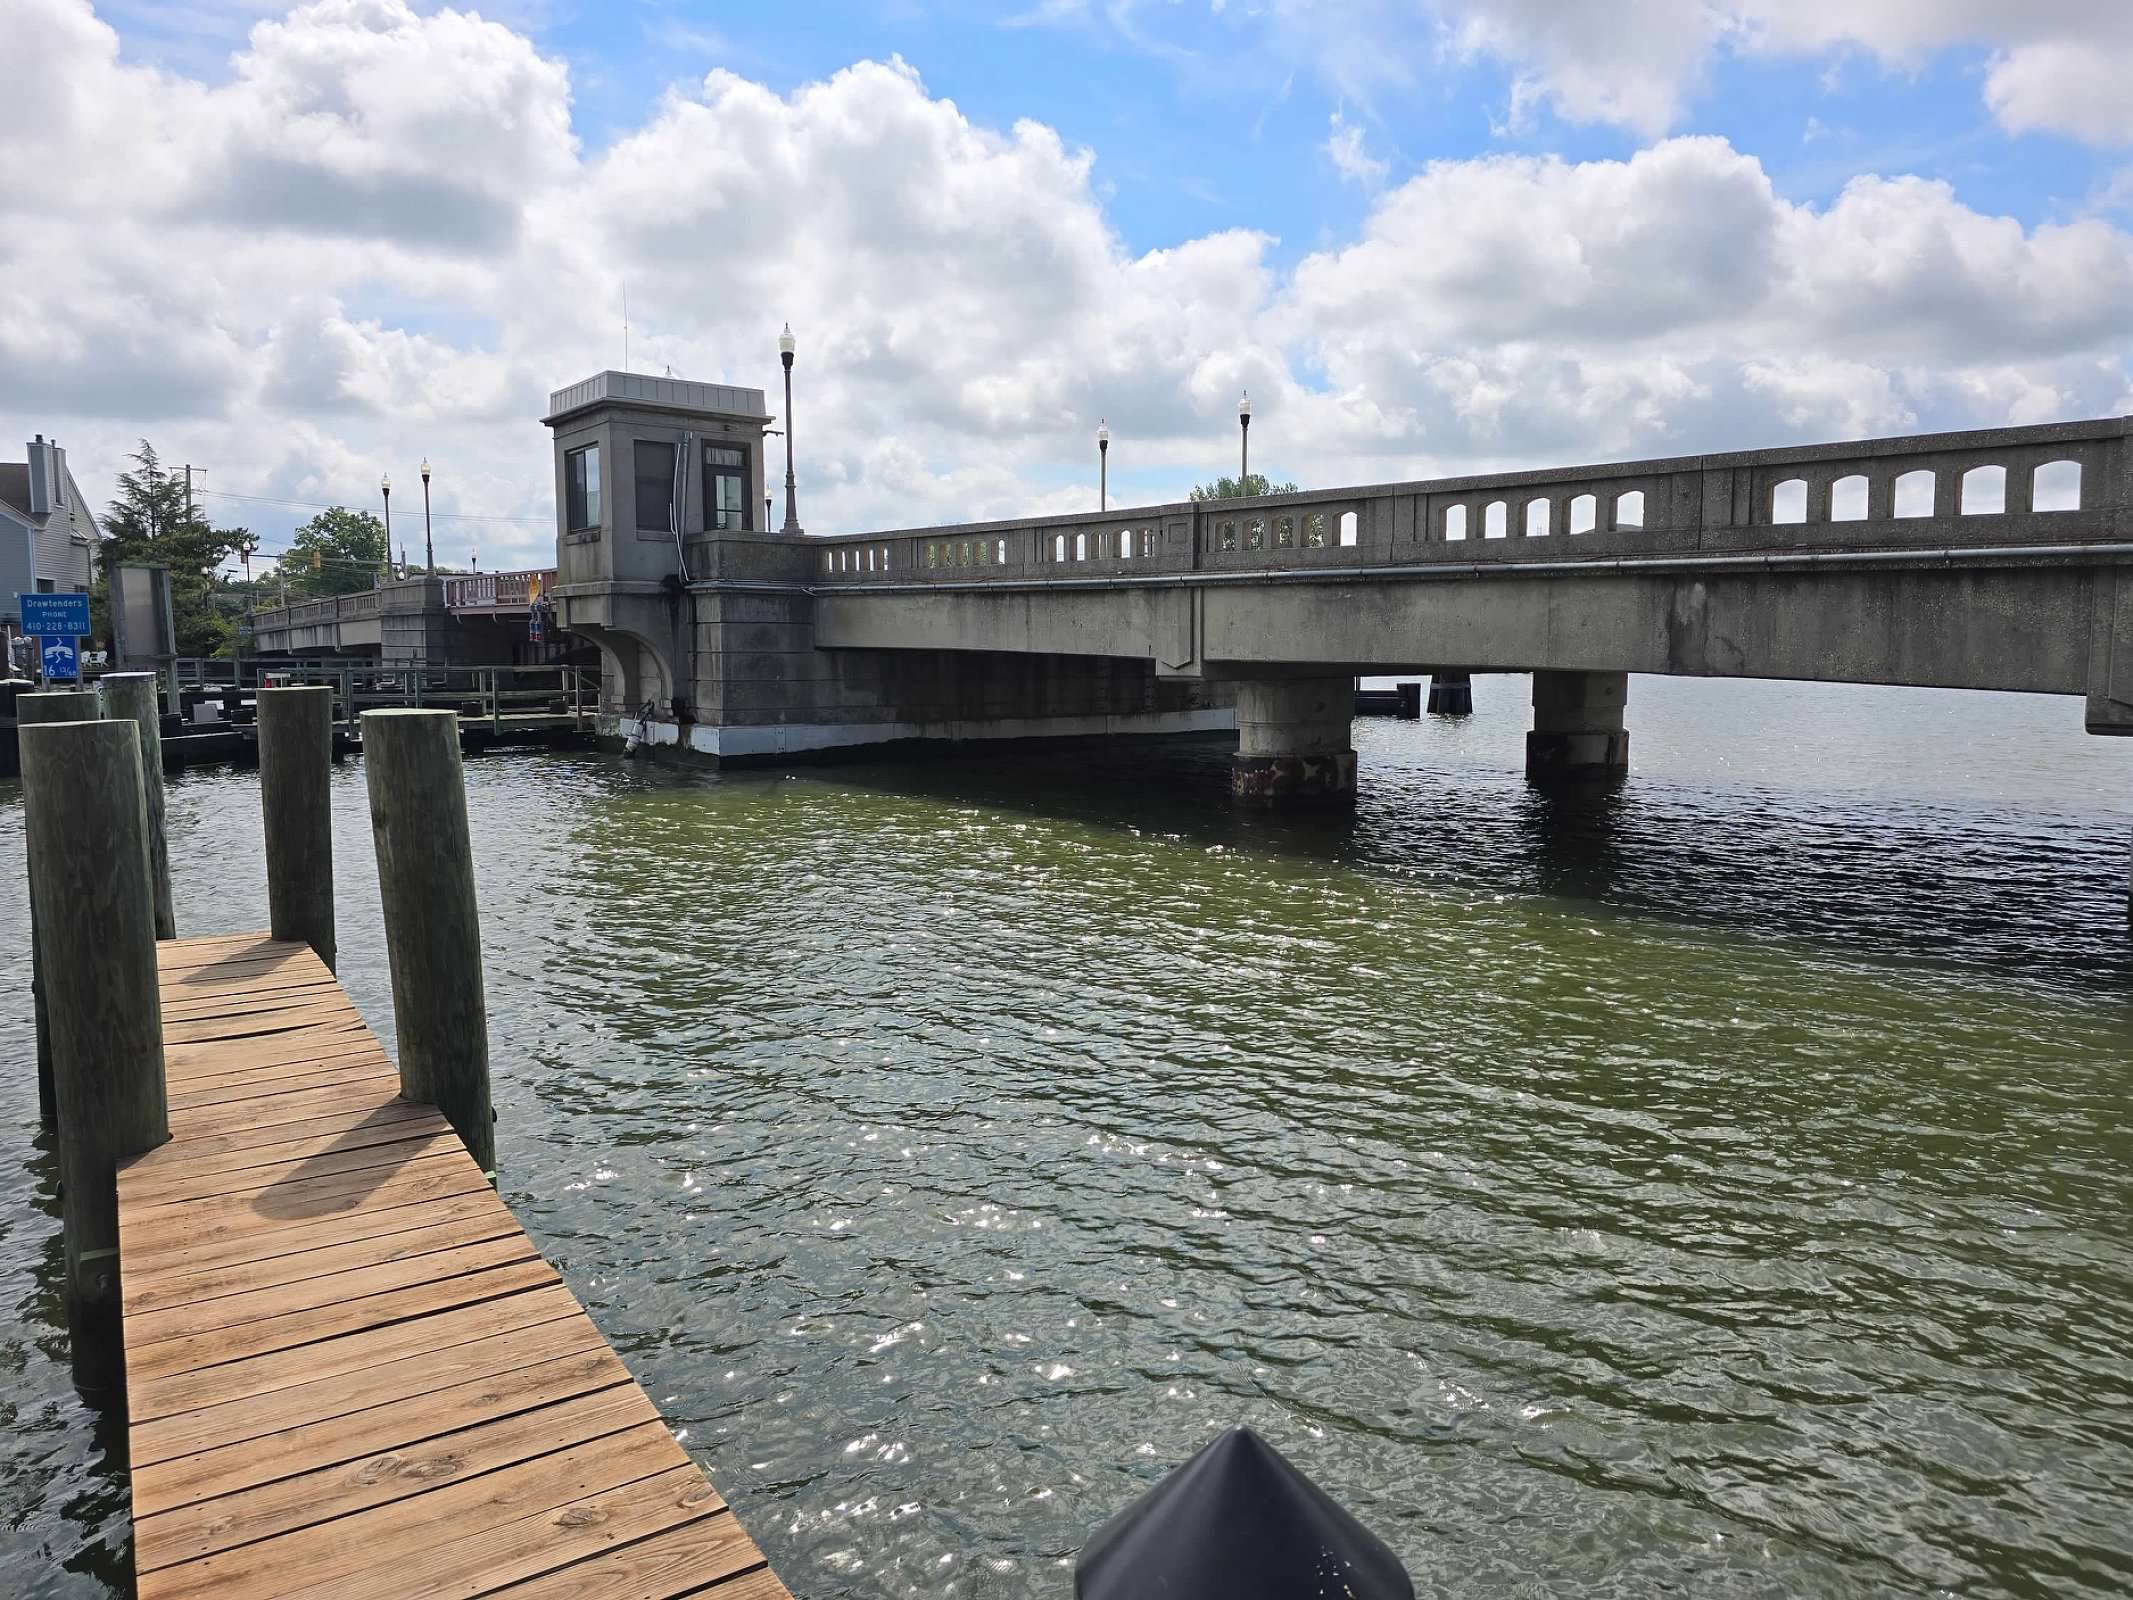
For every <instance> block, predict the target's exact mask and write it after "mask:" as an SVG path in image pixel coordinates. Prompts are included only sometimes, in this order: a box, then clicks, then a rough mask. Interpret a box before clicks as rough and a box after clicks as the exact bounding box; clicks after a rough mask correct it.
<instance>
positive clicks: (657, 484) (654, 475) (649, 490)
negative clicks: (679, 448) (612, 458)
mask: <svg viewBox="0 0 2133 1600" xmlns="http://www.w3.org/2000/svg"><path fill="white" fill-rule="evenodd" d="M635 464H636V469H637V526H638V527H639V528H644V529H653V528H656V529H658V530H659V531H660V532H661V533H666V532H669V531H671V527H672V520H673V506H674V447H673V446H672V445H671V444H663V443H661V442H660V441H658V440H656V439H639V440H638V441H637V442H636V463H635Z"/></svg>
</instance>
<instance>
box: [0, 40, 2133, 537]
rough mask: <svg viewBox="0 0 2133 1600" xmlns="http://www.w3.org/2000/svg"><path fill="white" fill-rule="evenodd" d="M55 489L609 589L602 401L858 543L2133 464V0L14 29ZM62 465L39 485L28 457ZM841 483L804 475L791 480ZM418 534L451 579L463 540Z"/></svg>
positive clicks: (11, 109)
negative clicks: (1988, 451)
mask: <svg viewBox="0 0 2133 1600" xmlns="http://www.w3.org/2000/svg"><path fill="white" fill-rule="evenodd" d="M0 35H4V36H5V37H6V38H7V39H8V41H9V45H8V49H7V55H8V57H9V58H10V63H9V66H8V69H7V72H6V75H5V76H6V79H7V89H8V92H7V93H6V94H5V95H0V416H4V421H0V441H8V442H9V443H7V444H0V456H4V455H6V454H15V455H18V456H19V454H20V444H19V443H15V442H14V441H26V440H28V439H29V438H30V437H31V436H32V435H33V434H36V433H42V434H44V435H47V436H49V437H56V438H57V439H59V440H60V441H61V443H63V444H64V445H66V446H67V449H68V455H69V463H70V465H71V466H72V468H73V470H74V472H75V475H76V477H77V478H78V479H79V480H80V481H81V482H82V484H83V487H84V489H85V490H86V491H87V492H88V494H89V495H90V496H91V498H92V499H93V500H94V501H96V502H97V503H99V504H101V503H102V502H103V501H104V500H105V499H107V498H108V496H109V494H110V490H111V484H112V480H113V479H114V478H115V476H116V474H117V473H118V472H119V471H121V470H123V469H124V467H125V466H126V464H127V462H126V457H127V455H128V453H129V452H130V451H132V450H133V449H134V448H135V447H136V444H137V442H138V441H139V440H142V439H147V440H150V441H151V442H153V443H154V445H155V446H156V448H157V449H158V450H159V451H160V452H161V453H162V454H163V456H164V457H165V459H166V460H167V461H170V462H173V463H178V462H188V461H189V462H192V463H194V464H195V466H196V468H197V469H198V470H197V471H196V475H195V483H196V485H197V486H198V487H199V489H200V493H201V501H202V504H203V505H204V506H205V507H206V508H207V509H208V511H209V513H210V514H211V515H212V516H213V517H214V518H215V519H216V520H217V521H220V522H223V523H225V524H233V525H234V524H243V525H246V526H249V527H250V528H251V529H252V530H253V531H254V533H255V534H256V535H257V536H258V537H259V539H260V542H261V545H262V548H263V549H264V550H265V551H266V552H268V553H271V552H272V551H274V550H275V549H277V548H279V547H280V546H281V545H282V544H283V543H284V542H285V541H286V538H287V535H288V532H289V529H290V528H291V527H293V526H294V525H295V524H296V523H298V522H300V521H302V520H303V519H304V518H305V517H306V516H308V515H309V514H310V513H309V510H308V509H307V508H308V507H310V506H313V505H327V504H343V503H345V504H352V505H364V506H370V507H372V508H373V509H375V508H376V505H377V501H378V490H377V485H378V481H379V478H380V476H381V475H382V474H385V473H390V474H391V475H392V477H393V479H394V482H395V487H396V493H395V496H394V500H395V506H394V512H395V515H394V535H395V542H396V543H399V544H403V545H407V544H412V546H413V548H415V549H416V550H417V552H418V553H419V540H420V522H419V506H420V490H419V483H418V480H417V477H416V467H417V463H418V462H419V461H420V460H421V459H423V458H424V457H425V456H427V457H428V458H429V459H430V460H431V461H432V463H433V467H434V478H433V491H434V499H435V505H436V508H437V510H438V512H439V516H438V520H437V524H436V538H437V546H438V557H439V560H440V561H449V562H454V563H464V562H466V561H468V560H470V559H478V560H479V562H480V564H481V565H482V566H483V567H484V568H502V567H518V566H534V565H542V564H546V563H548V562H549V561H551V560H552V558H553V541H554V534H553V523H552V520H551V519H552V513H553V503H552V494H553V489H552V483H553V469H552V466H551V459H550V454H549V441H548V435H547V432H546V430H545V429H544V428H542V426H541V425H540V420H539V419H540V417H541V415H542V414H543V412H544V410H545V402H546V399H547V395H548V392H549V391H550V390H551V389H554V388H558V387H561V386H562V385H564V384H567V383H570V382H573V381H575V380H577V379H579V378H582V377H585V376H587V375H588V374H590V373H592V372H595V371H598V370H600V369H601V368H604V367H613V366H620V365H622V363H623V360H624V347H623V326H624V305H625V301H626V303H627V308H628V324H629V343H628V359H629V363H630V365H631V366H632V367H633V368H634V369H635V370H638V371H642V372H654V373H657V372H662V371H668V370H671V371H672V372H674V373H675V374H677V375H679V376H682V377H686V378H691V379H697V380H702V381H710V382H722V383H739V384H748V385H753V386H757V387H761V388H764V389H765V390H767V391H769V392H770V395H771V409H772V410H773V411H777V412H782V411H783V409H784V408H783V403H782V397H781V396H780V395H779V394H778V392H777V384H778V376H779V375H778V367H777V335H778V330H779V327H780V326H781V324H783V323H786V322H788V321H789V322H790V323H791V324H792V327H793V331H794V334H795V336H796V338H797V340H798V343H799V356H798V363H797V365H796V368H795V392H794V407H793V409H794V419H793V420H794V431H793V435H792V437H793V441H794V446H795V451H796V455H797V470H798V477H799V501H800V510H801V519H802V521H803V522H804V523H805V524H806V526H807V527H808V529H809V530H810V531H811V532H816V533H841V532H854V531H863V530H869V529H885V528H895V527H908V526H917V525H925V524H930V523H935V522H944V521H961V520H977V519H984V518H992V517H1005V516H1016V515H1030V514H1041V513H1043V512H1047V511H1052V510H1069V509H1072V510H1079V509H1084V508H1087V507H1089V506H1092V505H1093V504H1094V499H1095V478H1096V450H1095V433H1096V428H1097V425H1098V423H1099V421H1102V422H1104V423H1105V424H1107V425H1108V427H1109V430H1110V434H1111V439H1112V444H1111V449H1110V469H1111V493H1112V500H1113V503H1114V504H1119V503H1126V502H1149V501H1163V500H1173V499H1178V498H1181V497H1182V496H1183V495H1184V494H1185V492H1186V491H1187V490H1188V489H1189V488H1190V487H1191V485H1192V484H1194V483H1195V482H1203V481H1206V480H1208V479H1211V478H1212V477H1214V476H1215V475H1217V474H1219V473H1222V472H1227V471H1233V470H1234V467H1235V462H1236V458H1237V422H1236V409H1237V400H1238V397H1239V395H1240V393H1241V392H1243V391H1244V390H1246V389H1249V391H1250V393H1251V398H1252V407H1253V423H1252V458H1253V465H1254V467H1255V468H1257V469H1259V470H1262V471H1266V472H1269V473H1271V474H1273V475H1274V476H1275V477H1276V478H1277V479H1294V480H1296V481H1298V482H1300V483H1303V484H1305V485H1307V486H1328V485H1334V484H1341V483H1353V482H1383V481H1388V480H1398V479H1408V478H1417V477H1428V476H1433V475H1438V474H1444V473H1455V472H1468V471H1481V470H1494V469H1508V468H1515V467H1524V466H1539V465H1571V464H1576V463H1583V462H1597V461H1612V460H1620V459H1624V458H1628V457H1635V456H1643V455H1662V454H1663V455H1674V454H1690V453H1695V452H1698V451H1703V450H1722V449H1739V448H1751V447H1757V446H1764V445H1774V444H1780V443H1787V442H1799V441H1812V440H1822V439H1843V438H1854V437H1861V436H1871V435H1878V434H1891V433H1905V432H1915V431H1922V430H1929V429H1941V428H1960V427H1974V426H1988V425H1996V424H2001V423H2030V422H2044V421H2051V420H2057V419H2066V418H2080V417H2093V416H2107V415H2120V414H2126V413H2133V95H2128V94H2127V93H2126V92H2125V90H2124V86H2123V80H2124V76H2125V73H2126V70H2127V69H2128V67H2129V66H2133V0H2024V3H2022V4H2019V5H2017V4H2012V3H2008V0H1610V3H1608V4H1597V3H1593V4H1586V3H1580V0H1257V3H1250V0H1011V3H1009V4H1006V5H1000V6H988V5H982V4H977V3H975V0H823V3H820V4H811V3H807V0H786V3H783V4H777V5H762V4H759V3H758V4H747V5H743V4H739V3H724V0H719V3H697V4H682V3H665V0H661V3H639V4H627V3H609V4H596V3H593V0H503V3H502V4H500V5H498V6H497V7H495V8H493V9H489V10H483V11H479V12H477V11H472V10H466V11H458V10H452V9H448V8H432V7H425V6H409V5H407V4H405V3H403V0H321V3H318V4H313V5H305V6H299V7H297V8H296V9H293V10H285V9H282V8H280V7H278V6H270V5H261V4H243V3H234V4H231V3H222V0H179V3H176V4H170V3H148V0H107V3H105V4H103V5H101V6H92V5H91V4H89V3H87V0H0ZM9 430H11V431H9ZM772 444H773V446H774V447H778V448H782V441H779V440H773V441H772ZM411 531H412V538H411Z"/></svg>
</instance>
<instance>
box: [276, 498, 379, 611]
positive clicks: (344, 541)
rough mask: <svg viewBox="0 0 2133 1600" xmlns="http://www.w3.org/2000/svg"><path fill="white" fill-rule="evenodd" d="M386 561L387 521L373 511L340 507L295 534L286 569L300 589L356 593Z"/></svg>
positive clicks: (283, 563)
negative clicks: (383, 520)
mask: <svg viewBox="0 0 2133 1600" xmlns="http://www.w3.org/2000/svg"><path fill="white" fill-rule="evenodd" d="M384 566H385V524H384V523H382V522H380V521H379V520H378V519H377V517H376V516H374V515H373V514H372V513H370V512H368V511H350V510H349V509H348V508H347V507H346V506H335V507H334V508H333V509H332V510H331V511H321V512H320V513H319V514H318V515H317V516H315V517H313V518H312V519H311V520H310V521H309V522H307V523H305V524H304V525H303V526H302V527H300V528H298V529H297V530H296V531H295V532H294V533H292V534H290V535H289V553H288V554H287V555H285V556H283V557H282V558H281V570H282V571H283V572H284V573H285V574H287V576H288V579H289V587H290V588H291V589H292V590H294V591H296V592H297V593H299V594H306V595H325V594H353V593H354V592H355V591H356V590H358V589H368V588H369V587H370V586H371V585H372V584H373V583H375V582H376V581H377V577H378V574H379V572H381V571H382V570H383V569H384Z"/></svg>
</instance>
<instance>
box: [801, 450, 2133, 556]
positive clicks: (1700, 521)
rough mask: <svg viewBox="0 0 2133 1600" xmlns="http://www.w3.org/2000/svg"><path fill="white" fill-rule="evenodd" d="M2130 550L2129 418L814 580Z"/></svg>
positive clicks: (1012, 533) (1696, 461) (1103, 530)
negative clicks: (1830, 553) (2090, 546)
mask: <svg viewBox="0 0 2133 1600" xmlns="http://www.w3.org/2000/svg"><path fill="white" fill-rule="evenodd" d="M2119 539H2133V419H2129V418H2106V419H2102V420H2098V421H2089V422H2068V423H2054V424H2049V425H2046V426H2041V427H2029V428H1998V429H1989V430H1983V431H1978V432H1970V433H1945V434H1924V435H1914V436H1910V437H1906V438H1891V439H1871V440H1859V441H1852V442H1848V443H1843V444H1827V445H1806V446H1799V447H1793V448H1786V449H1778V450H1756V451H1740V452H1734V453H1731V454H1726V455H1709V456H1678V457H1670V458H1662V459H1657V460H1649V461H1632V462H1620V463H1614V464H1610V465H1603V466H1588V467H1564V468H1554V469H1549V470H1545V471H1536V472H1514V473H1489V474H1479V475H1474V476H1468V477H1459V478H1443V479H1436V480H1432V481H1427V482H1415V483H1393V484H1376V485H1369V486H1364V487H1360V488H1351V489H1335V490H1325V491H1314V492H1309V493H1302V494H1290V495H1267V496H1261V497H1258V498H1255V499H1245V500H1210V501H1199V502H1185V503H1181V504H1173V505H1161V506H1139V507H1125V508H1120V509H1119V510H1115V511H1108V512H1101V513H1098V512H1089V513H1084V514H1079V515H1071V516H1048V517H1032V518H1024V519H1018V520H1014V521H1008V522H986V523H970V524H962V525H954V526H944V527H934V528H911V529H902V530H898V531H896V532H891V533H872V534H852V535H840V536H833V537H829V538H824V539H821V540H819V541H818V542H819V543H820V545H821V547H822V548H821V554H820V557H819V562H818V571H817V576H816V580H815V581H816V582H818V583H820V584H823V585H826V586H831V587H835V586H841V585H845V584H850V585H855V586H863V585H866V584H869V583H894V584H900V585H901V584H911V583H922V584H923V583H954V584H959V585H960V584H964V583H971V582H980V583H982V582H986V581H999V582H1023V583H1026V582H1029V581H1031V580H1038V581H1069V580H1076V579H1083V580H1092V579H1093V580H1100V579H1113V578H1130V577H1134V576H1151V575H1156V574H1162V573H1172V572H1182V571H1202V572H1225V571H1233V572H1239V573H1248V572H1252V571H1273V570H1283V571H1295V570H1304V571H1308V570H1309V569H1312V568H1342V569H1353V568H1362V567H1373V566H1417V565H1427V564H1433V563H1454V564H1457V563H1505V564H1515V563H1543V562H1544V563H1560V562H1564V561H1571V562H1575V561H1580V560H1593V561H1610V560H1619V559H1622V558H1624V557H1633V556H1640V555H1641V556H1664V555H1676V554H1682V553H1689V552H1701V553H1709V554H1714V555H1723V554H1741V555H1751V554H1758V553H1762V554H1769V553H1783V552H1793V551H1809V550H1820V549H1828V550H1856V551H1874V550H1901V549H1917V548H1920V547H1927V548H1933V547H1940V546H1948V547H1951V548H1962V547H1971V548H1983V547H1995V546H2003V545H2004V546H2023V545H2032V546H2034V545H2049V544H2057V543H2096V542H2102V541H2111V540H2119Z"/></svg>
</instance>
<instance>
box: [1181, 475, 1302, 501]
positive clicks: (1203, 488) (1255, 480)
mask: <svg viewBox="0 0 2133 1600" xmlns="http://www.w3.org/2000/svg"><path fill="white" fill-rule="evenodd" d="M1298 493H1301V491H1300V490H1299V489H1298V488H1297V487H1296V485H1295V484H1293V483H1269V482H1267V479H1266V474H1265V473H1263V472H1250V473H1246V474H1245V475H1244V477H1243V478H1241V479H1239V478H1217V479H1215V481H1214V482H1213V483H1196V484H1194V485H1193V486H1192V497H1193V498H1194V499H1195V500H1245V499H1249V498H1250V497H1251V496H1253V495H1259V494H1298Z"/></svg>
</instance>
